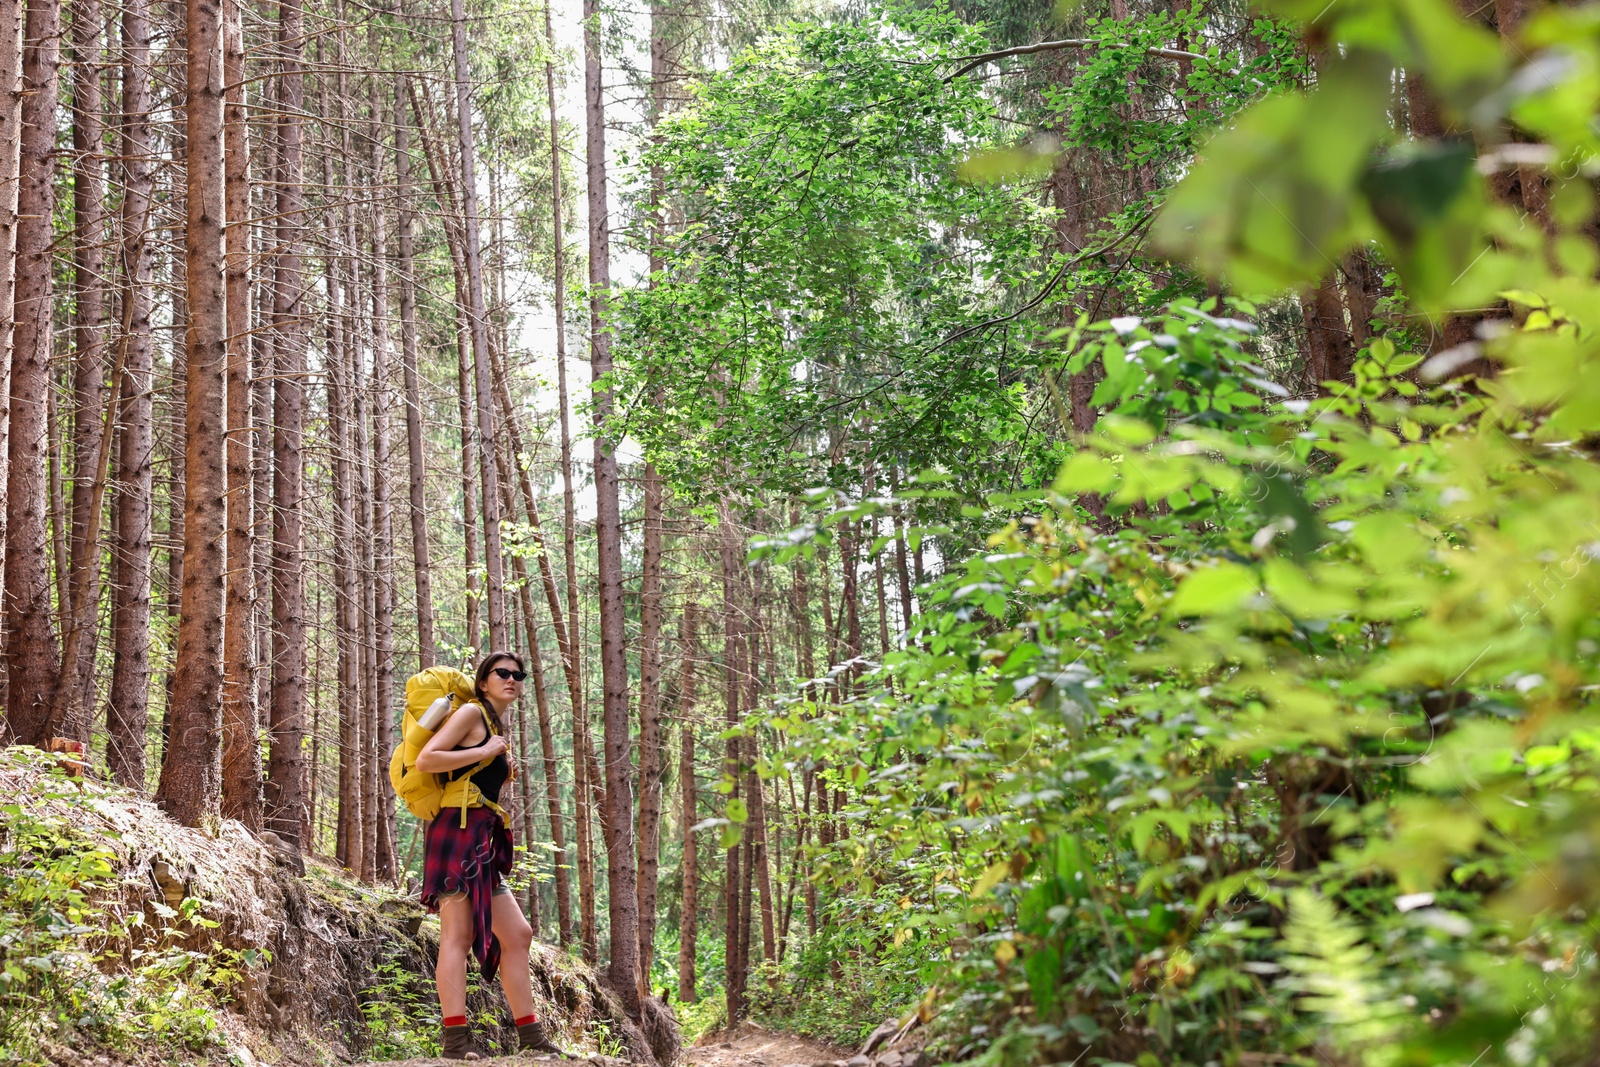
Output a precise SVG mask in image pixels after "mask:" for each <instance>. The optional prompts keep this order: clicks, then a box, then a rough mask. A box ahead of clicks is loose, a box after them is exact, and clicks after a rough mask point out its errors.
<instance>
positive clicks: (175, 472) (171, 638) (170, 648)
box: [161, 135, 189, 761]
mask: <svg viewBox="0 0 1600 1067" xmlns="http://www.w3.org/2000/svg"><path fill="white" fill-rule="evenodd" d="M174 140H175V143H174V144H173V146H172V162H173V166H174V169H175V170H176V171H177V172H178V173H179V174H182V173H183V169H184V167H185V166H186V164H185V163H184V162H183V159H184V151H185V148H184V141H183V138H182V136H181V135H180V136H178V137H176V138H175V139H174ZM172 199H173V201H176V200H177V199H178V198H177V197H176V196H174V197H173V198H172ZM173 207H174V210H175V209H176V207H177V205H176V203H174V204H173ZM181 225H182V223H181V220H179V219H177V218H174V219H173V235H174V240H175V241H176V237H177V234H178V233H179V230H180V227H181ZM169 273H170V276H171V277H170V284H171V287H172V290H173V292H172V321H173V322H174V323H180V322H183V321H184V320H186V319H187V318H188V317H189V312H188V304H187V301H186V299H185V297H184V288H185V284H186V283H185V281H184V264H183V257H182V256H178V255H174V256H172V257H170V263H169ZM170 337H171V341H172V347H171V349H170V354H169V356H168V361H167V365H168V368H169V373H168V375H167V388H168V390H169V391H168V394H167V479H166V483H167V530H166V538H165V544H166V549H167V580H166V586H165V588H163V589H162V590H161V599H162V605H161V606H162V613H163V614H164V615H165V616H166V641H165V643H164V644H165V647H164V648H163V650H162V652H163V664H164V666H165V667H166V678H165V683H164V686H163V694H164V697H165V701H166V703H165V704H164V705H163V707H162V712H161V715H162V717H161V758H162V760H163V761H165V759H166V751H167V744H168V742H169V741H170V740H171V738H172V686H173V682H174V679H175V678H176V674H175V668H176V666H177V656H176V650H177V644H178V638H177V635H178V616H179V614H180V610H181V608H182V601H183V508H184V489H183V483H184V479H185V477H186V475H185V467H186V463H185V460H184V443H183V442H184V424H185V423H186V421H187V419H188V410H189V402H188V400H187V399H185V396H184V382H185V380H186V379H187V377H188V373H187V371H186V370H185V368H186V367H187V366H188V356H186V355H185V354H184V351H185V349H186V347H187V346H188V337H187V335H186V333H185V331H184V330H182V329H179V328H177V327H176V326H174V328H173V329H172V330H171V332H170Z"/></svg>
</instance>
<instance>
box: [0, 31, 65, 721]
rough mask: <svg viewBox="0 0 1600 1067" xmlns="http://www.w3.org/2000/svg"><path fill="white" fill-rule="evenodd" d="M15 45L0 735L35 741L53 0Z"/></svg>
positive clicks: (42, 577) (43, 691) (55, 50)
mask: <svg viewBox="0 0 1600 1067" xmlns="http://www.w3.org/2000/svg"><path fill="white" fill-rule="evenodd" d="M23 37H24V43H23V49H22V86H23V93H24V95H23V99H22V136H21V151H20V170H19V173H20V175H21V177H20V180H19V183H18V191H17V215H18V220H17V226H16V234H17V237H16V248H17V256H16V289H15V309H16V324H15V327H14V332H13V334H12V339H13V347H12V349H11V392H10V397H11V402H10V403H11V414H10V426H9V435H10V437H9V441H8V442H7V445H8V449H9V452H8V466H7V471H6V542H7V551H6V560H5V610H4V612H3V613H0V614H3V615H4V617H5V625H6V634H5V637H6V680H7V688H8V693H7V704H6V709H5V710H6V725H7V733H8V735H9V738H10V740H11V741H12V742H13V743H17V744H24V745H41V746H42V745H43V744H44V743H45V742H46V741H47V740H48V739H49V738H50V737H51V736H53V735H54V734H55V732H56V725H57V724H56V723H55V722H53V721H52V719H53V716H52V708H51V705H52V700H51V698H52V696H53V695H54V688H55V684H56V672H57V669H58V660H57V650H56V635H55V630H54V627H53V626H52V625H51V620H50V603H51V601H50V598H51V590H50V576H49V560H48V558H47V550H46V547H45V546H46V544H47V542H46V533H45V480H46V472H45V466H46V455H45V451H46V442H47V437H48V427H47V425H46V423H47V420H48V412H47V403H46V396H47V394H48V392H49V388H50V352H51V344H50V337H51V318H50V311H51V303H52V294H51V261H50V246H51V243H52V241H53V239H54V235H53V234H52V232H51V219H52V217H53V215H54V211H55V164H54V161H55V130H56V93H57V79H58V69H59V67H60V63H61V57H60V47H61V46H60V40H61V7H60V3H59V2H58V0H28V5H27V16H26V24H25V28H24V31H23Z"/></svg>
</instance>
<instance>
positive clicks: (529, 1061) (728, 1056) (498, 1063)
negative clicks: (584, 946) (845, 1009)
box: [358, 1023, 855, 1067]
mask: <svg viewBox="0 0 1600 1067" xmlns="http://www.w3.org/2000/svg"><path fill="white" fill-rule="evenodd" d="M702 1040H704V1041H705V1044H703V1045H697V1046H693V1047H690V1048H686V1049H684V1050H683V1059H682V1060H681V1061H680V1064H681V1065H682V1067H810V1065H812V1064H820V1063H826V1062H828V1061H830V1060H847V1059H849V1058H850V1057H851V1056H852V1055H854V1054H855V1050H854V1049H845V1048H839V1047H837V1046H834V1045H829V1044H826V1043H824V1042H821V1041H811V1040H809V1039H807V1038H804V1037H796V1036H795V1035H793V1034H780V1033H777V1032H776V1031H773V1030H766V1029H763V1028H762V1027H759V1026H756V1025H755V1024H754V1023H741V1024H740V1025H739V1027H738V1029H736V1030H734V1031H733V1032H732V1033H728V1032H723V1033H720V1034H713V1035H710V1036H709V1037H707V1038H704V1039H702ZM447 1062H449V1061H446V1060H390V1061H388V1062H386V1063H369V1064H360V1065H358V1067H443V1065H444V1064H446V1063H447ZM477 1062H478V1065H479V1067H514V1065H515V1067H536V1065H537V1067H635V1065H633V1064H630V1063H628V1062H627V1061H626V1060H616V1059H610V1058H608V1057H605V1056H589V1057H581V1058H576V1059H569V1060H558V1059H556V1058H554V1057H548V1058H546V1057H534V1056H520V1057H518V1056H499V1057H493V1058H486V1059H482V1060H479V1061H477ZM452 1067H454V1065H453V1064H452Z"/></svg>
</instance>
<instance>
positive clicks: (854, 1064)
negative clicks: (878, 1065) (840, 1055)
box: [844, 1056, 872, 1067]
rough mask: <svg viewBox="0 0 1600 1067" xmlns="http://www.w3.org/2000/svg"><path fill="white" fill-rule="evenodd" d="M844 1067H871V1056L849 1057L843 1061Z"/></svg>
mask: <svg viewBox="0 0 1600 1067" xmlns="http://www.w3.org/2000/svg"><path fill="white" fill-rule="evenodd" d="M844 1067H872V1057H871V1056H851V1057H850V1058H849V1059H847V1060H845V1061H844Z"/></svg>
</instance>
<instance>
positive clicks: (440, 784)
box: [389, 667, 500, 826]
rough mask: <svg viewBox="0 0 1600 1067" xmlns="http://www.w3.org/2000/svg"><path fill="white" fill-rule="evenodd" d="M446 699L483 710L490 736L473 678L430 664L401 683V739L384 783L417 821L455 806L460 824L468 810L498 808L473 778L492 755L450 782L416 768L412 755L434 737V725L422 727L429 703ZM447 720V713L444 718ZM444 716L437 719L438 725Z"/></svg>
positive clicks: (452, 704)
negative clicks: (403, 710) (403, 695)
mask: <svg viewBox="0 0 1600 1067" xmlns="http://www.w3.org/2000/svg"><path fill="white" fill-rule="evenodd" d="M440 697H449V698H450V709H451V711H455V710H456V709H457V708H460V707H462V706H463V705H466V704H472V705H473V706H475V707H478V711H479V712H480V713H482V714H483V724H484V726H485V727H486V728H487V729H488V730H489V732H490V733H491V734H493V733H497V732H498V731H496V730H495V728H494V723H493V722H492V721H491V720H490V718H489V714H488V712H486V711H484V709H483V708H482V707H481V706H479V705H478V704H477V699H476V694H475V693H474V692H473V688H472V679H471V678H468V677H467V676H466V675H464V674H462V673H461V672H460V671H458V670H456V669H455V668H453V667H429V668H428V669H427V670H425V671H423V672H422V673H421V674H414V675H412V676H411V678H410V679H408V680H407V681H406V713H405V719H404V721H403V722H402V724H401V727H400V742H399V743H398V744H397V745H395V746H394V752H393V753H392V754H391V755H390V756H389V784H390V785H392V786H394V791H395V795H396V796H398V797H399V798H400V800H401V802H402V803H403V804H405V806H406V810H408V811H410V812H411V814H413V815H415V816H416V817H417V818H419V819H424V820H427V819H434V818H437V817H438V815H439V812H440V810H441V809H443V808H460V809H461V825H462V826H465V825H466V824H467V809H468V808H479V807H490V808H493V809H494V810H495V811H500V806H499V805H498V804H495V803H493V802H492V801H490V800H488V799H487V798H486V797H484V795H483V793H482V792H481V791H480V790H479V789H478V786H477V783H475V782H474V781H472V776H473V775H474V774H476V773H478V772H479V771H481V770H482V769H483V768H485V767H487V766H488V765H489V764H490V763H491V762H493V759H494V757H492V756H491V757H489V759H486V760H483V761H482V762H480V763H479V764H478V765H477V766H476V767H473V768H472V770H471V771H469V772H468V773H467V774H464V775H462V776H461V777H459V778H457V779H455V780H454V781H444V780H443V779H442V776H441V775H438V774H433V773H430V772H428V771H419V770H417V756H418V755H419V754H421V752H422V747H423V746H424V745H426V744H427V743H428V742H429V741H431V740H432V739H433V735H434V734H436V733H438V729H437V728H435V729H432V730H429V729H427V728H426V727H424V726H423V725H422V717H423V715H424V714H425V713H426V712H427V710H428V708H429V707H430V706H431V705H432V704H433V702H434V701H436V700H438V699H439V698H440ZM447 718H448V716H447ZM443 722H444V720H443V719H441V720H440V725H443Z"/></svg>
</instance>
